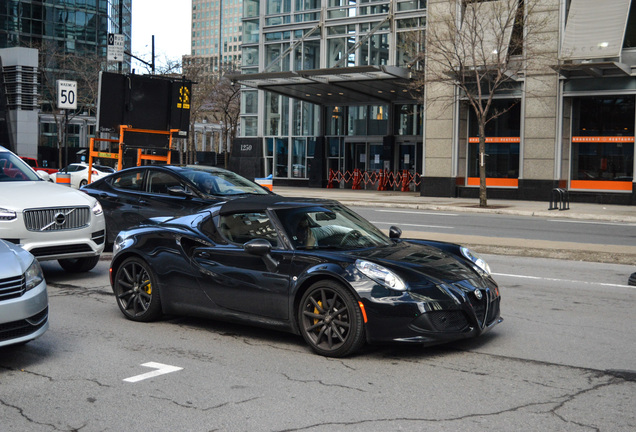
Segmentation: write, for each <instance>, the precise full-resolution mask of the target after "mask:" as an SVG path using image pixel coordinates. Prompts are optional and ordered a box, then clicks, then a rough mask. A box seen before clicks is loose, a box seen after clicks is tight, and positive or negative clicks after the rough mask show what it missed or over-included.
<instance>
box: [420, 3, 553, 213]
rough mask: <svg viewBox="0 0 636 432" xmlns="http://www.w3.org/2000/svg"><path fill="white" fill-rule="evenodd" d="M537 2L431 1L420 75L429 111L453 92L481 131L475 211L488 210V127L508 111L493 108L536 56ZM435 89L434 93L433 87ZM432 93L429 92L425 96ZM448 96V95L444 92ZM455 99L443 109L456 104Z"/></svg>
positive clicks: (542, 24) (541, 23)
mask: <svg viewBox="0 0 636 432" xmlns="http://www.w3.org/2000/svg"><path fill="white" fill-rule="evenodd" d="M539 2H540V0H494V1H493V0H430V1H429V2H428V16H427V23H428V24H427V30H426V51H425V52H420V53H419V54H418V56H419V58H424V59H425V62H426V67H425V71H424V73H423V74H422V75H421V76H420V77H419V79H418V80H416V84H417V85H419V86H420V87H426V93H427V98H426V105H427V109H429V106H430V105H431V104H434V103H438V102H439V101H440V100H439V99H440V98H443V97H446V96H438V95H437V92H435V89H436V88H437V89H439V88H440V86H441V87H444V86H452V87H453V88H454V89H458V90H459V98H460V99H462V100H464V101H465V103H466V104H468V105H469V107H470V109H472V111H473V113H474V114H475V117H476V120H477V124H478V129H479V179H480V180H479V205H480V207H486V206H487V189H486V164H487V154H486V137H485V130H486V125H487V124H488V123H489V122H491V121H493V120H494V119H496V118H497V117H499V116H501V115H502V114H503V113H505V112H506V111H508V110H509V109H510V107H508V108H506V109H503V110H502V109H495V108H493V100H494V98H495V96H496V95H498V94H501V92H502V91H503V90H506V89H512V88H515V87H518V86H519V84H520V81H519V79H520V78H521V77H523V76H525V75H526V74H527V71H528V64H529V63H530V62H529V60H531V61H534V60H536V57H538V56H540V55H541V53H540V49H541V47H542V46H543V45H542V43H541V41H540V39H541V32H542V29H543V28H544V27H545V26H546V20H547V19H548V18H547V16H545V15H542V14H535V13H534V12H535V10H537V9H538V8H537V5H538V3H539ZM544 16H545V18H543V17H544ZM436 86H437V87H436ZM429 90H430V91H429ZM445 94H446V95H448V94H450V92H445ZM454 102H455V99H454V98H453V97H451V98H449V99H448V100H447V103H451V104H452V103H454Z"/></svg>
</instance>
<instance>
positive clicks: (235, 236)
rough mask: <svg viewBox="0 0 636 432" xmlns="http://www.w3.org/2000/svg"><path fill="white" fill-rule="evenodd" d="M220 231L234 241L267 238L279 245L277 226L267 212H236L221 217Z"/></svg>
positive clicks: (244, 241) (243, 241)
mask: <svg viewBox="0 0 636 432" xmlns="http://www.w3.org/2000/svg"><path fill="white" fill-rule="evenodd" d="M219 231H220V232H221V234H222V235H223V237H225V238H227V239H228V240H229V241H231V242H232V243H240V244H243V243H246V242H248V241H250V240H254V239H265V240H267V241H269V242H270V243H271V244H272V246H273V247H277V246H278V234H277V233H276V228H274V225H273V224H272V222H271V221H270V219H269V216H267V214H265V213H234V214H229V215H221V216H220V217H219Z"/></svg>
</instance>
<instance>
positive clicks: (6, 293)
mask: <svg viewBox="0 0 636 432" xmlns="http://www.w3.org/2000/svg"><path fill="white" fill-rule="evenodd" d="M25 291H26V281H25V279H24V275H21V276H15V277H12V278H6V279H0V301H2V300H9V299H12V298H16V297H20V296H21V295H22V294H24V292H25Z"/></svg>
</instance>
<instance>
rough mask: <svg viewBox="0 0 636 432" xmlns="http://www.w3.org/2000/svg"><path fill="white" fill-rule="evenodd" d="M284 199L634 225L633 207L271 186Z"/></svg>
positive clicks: (635, 214)
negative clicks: (556, 206) (561, 206)
mask: <svg viewBox="0 0 636 432" xmlns="http://www.w3.org/2000/svg"><path fill="white" fill-rule="evenodd" d="M274 192H275V193H277V194H279V195H283V196H290V197H291V196H300V197H305V198H327V199H335V200H337V201H340V202H341V203H342V204H345V205H347V206H351V207H353V206H362V207H394V208H411V209H420V210H444V211H454V212H473V213H497V214H508V215H518V216H539V217H549V218H571V219H586V220H593V221H608V222H624V223H629V224H636V206H622V205H607V204H588V203H577V202H574V203H570V209H569V210H548V208H549V204H550V203H549V202H548V201H547V200H546V201H545V202H540V201H520V200H497V199H488V207H487V208H480V207H479V199H477V198H438V197H423V196H420V195H419V192H396V191H373V190H351V189H321V188H301V187H288V186H274ZM635 229H636V227H635Z"/></svg>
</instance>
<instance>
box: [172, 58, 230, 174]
mask: <svg viewBox="0 0 636 432" xmlns="http://www.w3.org/2000/svg"><path fill="white" fill-rule="evenodd" d="M236 68H237V66H236V65H234V64H229V65H227V66H226V67H224V68H223V69H222V70H221V71H211V70H210V67H209V63H207V62H206V61H205V59H204V58H196V57H193V58H191V59H190V62H188V64H187V65H186V66H184V71H185V73H186V77H187V78H188V79H190V80H192V81H193V82H194V83H195V84H194V85H193V91H192V94H193V97H192V99H193V102H192V106H191V108H190V130H191V133H190V138H189V139H188V151H187V154H186V157H187V158H188V159H189V161H191V162H194V156H195V146H194V125H195V122H200V121H203V120H204V119H206V120H208V121H212V122H215V123H218V124H219V125H220V126H221V136H222V137H223V138H224V140H226V141H230V142H231V141H233V140H234V138H235V137H236V134H237V131H238V124H239V119H240V86H238V85H234V83H233V82H232V81H231V80H230V79H228V78H227V76H226V75H228V74H231V73H233V72H235V71H236ZM224 144H225V143H221V145H220V146H219V151H221V150H222V149H223V147H224ZM224 153H225V167H226V168H227V165H228V149H225V151H224Z"/></svg>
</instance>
